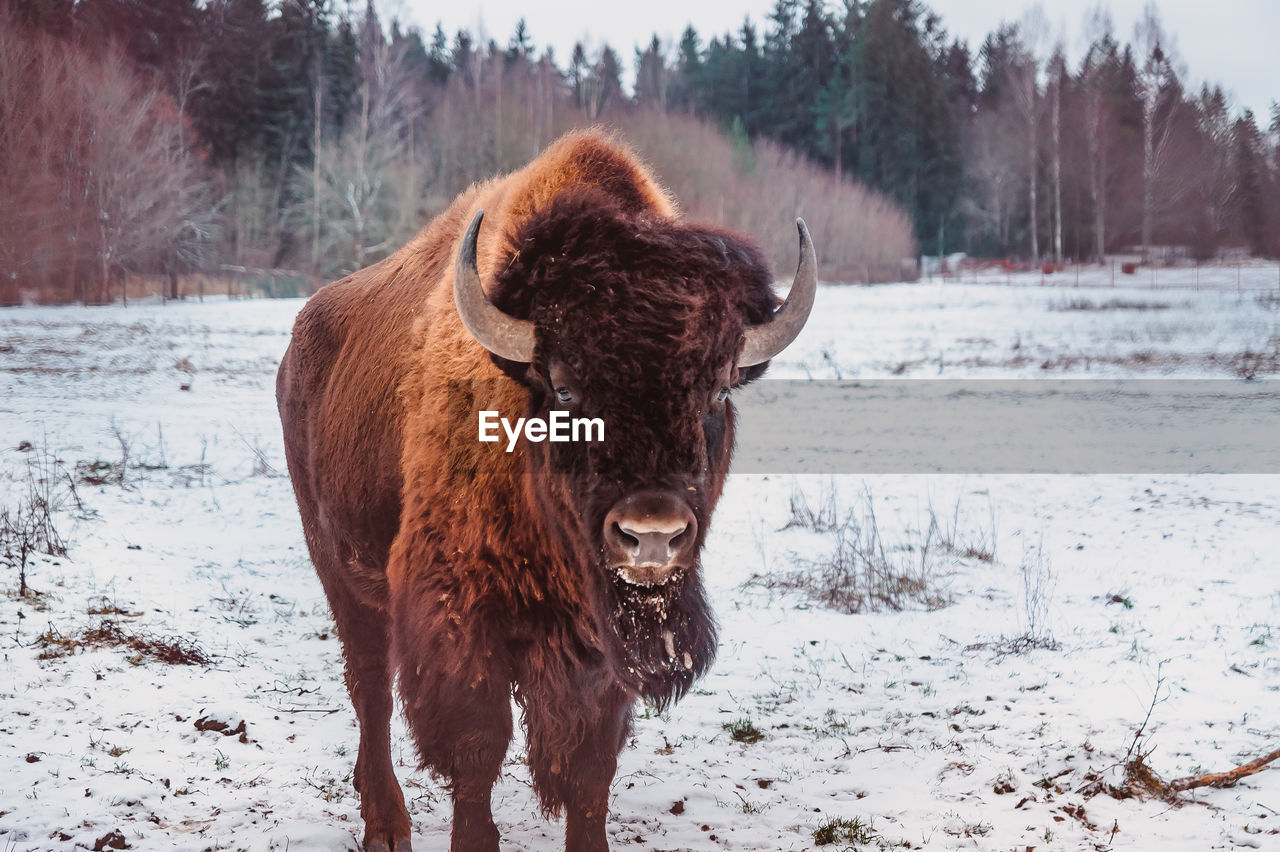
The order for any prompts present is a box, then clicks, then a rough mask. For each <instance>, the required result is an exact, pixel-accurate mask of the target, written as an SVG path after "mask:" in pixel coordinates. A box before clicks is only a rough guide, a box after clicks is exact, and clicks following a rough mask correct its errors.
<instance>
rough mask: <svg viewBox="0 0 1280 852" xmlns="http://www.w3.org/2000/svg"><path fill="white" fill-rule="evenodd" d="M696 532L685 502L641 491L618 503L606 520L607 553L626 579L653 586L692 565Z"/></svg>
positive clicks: (674, 497) (694, 523) (695, 520)
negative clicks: (678, 570)
mask: <svg viewBox="0 0 1280 852" xmlns="http://www.w3.org/2000/svg"><path fill="white" fill-rule="evenodd" d="M697 529H698V522H697V519H695V518H694V516H693V511H692V510H690V508H689V505H688V504H687V503H686V502H685V501H684V500H682V499H680V498H679V497H676V496H674V495H671V494H667V493H665V492H661V491H647V492H641V493H639V494H633V495H631V496H630V497H627V498H626V499H624V500H622V501H620V502H619V503H617V504H616V505H615V506H614V507H613V508H612V509H611V510H610V511H609V514H608V515H607V516H606V517H605V521H604V542H605V550H606V553H607V555H608V557H609V563H610V565H611V567H613V568H614V569H615V570H617V571H618V573H620V574H621V575H622V578H623V579H624V580H626V581H627V582H629V583H634V584H636V585H640V586H652V585H656V584H658V583H664V582H666V581H667V580H668V579H670V577H671V575H672V573H673V572H674V571H675V569H676V568H679V567H681V566H686V565H688V564H689V563H690V561H691V559H690V557H691V556H692V555H693V545H694V539H695V538H696V535H695V533H696V532H697Z"/></svg>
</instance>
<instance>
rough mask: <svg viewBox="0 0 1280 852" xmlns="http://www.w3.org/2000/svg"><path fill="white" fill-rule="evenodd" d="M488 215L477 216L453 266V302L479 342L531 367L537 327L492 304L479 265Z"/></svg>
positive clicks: (499, 353)
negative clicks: (479, 247)
mask: <svg viewBox="0 0 1280 852" xmlns="http://www.w3.org/2000/svg"><path fill="white" fill-rule="evenodd" d="M482 219H484V211H483V210H481V211H479V212H478V213H476V217H475V218H474V219H472V220H471V225H470V227H468V228H467V232H466V233H465V234H463V236H462V245H460V246H458V256H457V258H456V259H455V260H454V266H453V302H454V304H455V305H457V307H458V316H459V317H461V318H462V324H463V325H464V326H466V327H467V331H469V332H471V336H472V337H474V338H475V339H476V342H477V343H479V344H480V345H481V346H483V347H484V348H485V349H488V350H489V351H490V352H492V353H493V354H494V355H497V356H498V357H499V358H506V359H507V360H508V361H519V362H522V363H525V364H527V363H529V362H531V361H533V323H532V322H530V321H529V320H523V319H517V318H515V317H513V316H511V315H510V314H507V313H504V312H503V311H502V310H501V309H499V308H498V307H497V306H495V305H494V304H493V302H490V301H489V297H488V296H487V295H485V292H484V285H483V284H482V283H481V282H480V268H479V267H478V266H477V265H476V237H477V236H479V234H480V222H481V220H482Z"/></svg>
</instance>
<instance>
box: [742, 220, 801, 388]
mask: <svg viewBox="0 0 1280 852" xmlns="http://www.w3.org/2000/svg"><path fill="white" fill-rule="evenodd" d="M796 228H797V229H798V230H799V231H800V264H799V266H797V267H796V277H795V280H794V281H792V282H791V292H790V293H788V294H787V300H786V301H785V302H783V303H782V307H780V308H778V310H777V311H775V312H774V314H773V319H772V320H771V321H769V322H764V323H760V324H759V325H753V326H749V327H748V328H747V333H746V343H744V344H743V347H742V354H741V355H740V356H739V357H738V366H739V367H751V366H754V365H756V364H763V363H764V362H765V361H768V360H769V359H770V358H772V357H773V356H775V355H777V354H778V353H779V352H781V351H782V350H783V349H786V348H787V347H788V346H790V345H791V341H793V340H795V339H796V337H797V336H798V335H799V334H800V330H801V329H802V328H804V324H805V322H806V321H807V320H808V319H809V311H811V310H813V297H814V294H815V293H817V290H818V256H817V254H815V253H814V250H813V240H811V239H809V229H808V228H807V227H805V224H804V220H803V219H797V220H796Z"/></svg>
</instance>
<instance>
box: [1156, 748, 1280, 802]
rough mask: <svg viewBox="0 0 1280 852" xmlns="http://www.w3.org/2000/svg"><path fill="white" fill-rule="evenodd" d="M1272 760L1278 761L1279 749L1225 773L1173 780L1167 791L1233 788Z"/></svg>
mask: <svg viewBox="0 0 1280 852" xmlns="http://www.w3.org/2000/svg"><path fill="white" fill-rule="evenodd" d="M1274 760H1280V748H1278V749H1276V750H1275V751H1273V752H1271V753H1270V754H1264V755H1263V756H1262V757H1260V758H1258V759H1257V760H1251V761H1249V762H1248V763H1245V764H1241V765H1240V766H1237V767H1236V768H1235V769H1230V770H1228V771H1226V772H1206V773H1205V774H1204V775H1188V776H1187V777H1186V778H1175V779H1173V780H1172V781H1170V782H1169V789H1170V790H1173V791H1174V792H1178V793H1180V792H1182V791H1183V790H1193V789H1195V788H1196V787H1234V786H1235V783H1236V782H1237V781H1239V780H1240V779H1241V778H1247V777H1248V776H1250V775H1253V774H1255V773H1258V772H1261V771H1262V770H1264V769H1266V768H1267V764H1268V763H1271V762H1272V761H1274Z"/></svg>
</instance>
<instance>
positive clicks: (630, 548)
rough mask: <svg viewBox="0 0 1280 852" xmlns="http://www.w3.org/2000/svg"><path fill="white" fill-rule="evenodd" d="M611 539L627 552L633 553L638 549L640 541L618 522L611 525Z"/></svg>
mask: <svg viewBox="0 0 1280 852" xmlns="http://www.w3.org/2000/svg"><path fill="white" fill-rule="evenodd" d="M613 539H614V541H615V542H617V545H618V547H619V548H621V549H622V550H625V551H627V552H629V553H635V552H636V551H637V550H639V549H640V541H639V540H638V539H637V538H636V537H635V536H633V535H631V534H630V533H628V532H626V531H625V530H624V529H623V528H622V526H621V525H620V524H618V523H616V522H615V523H614V525H613Z"/></svg>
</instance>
